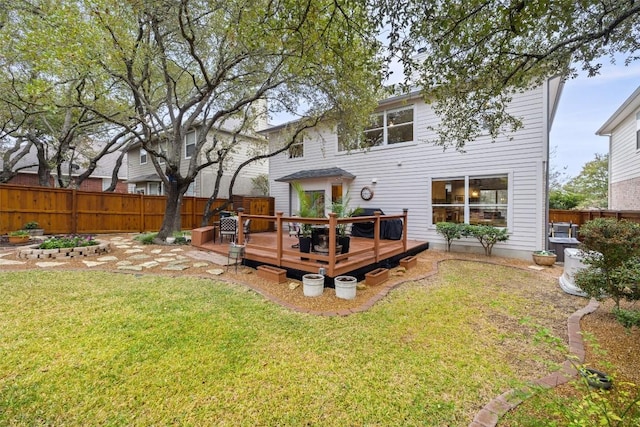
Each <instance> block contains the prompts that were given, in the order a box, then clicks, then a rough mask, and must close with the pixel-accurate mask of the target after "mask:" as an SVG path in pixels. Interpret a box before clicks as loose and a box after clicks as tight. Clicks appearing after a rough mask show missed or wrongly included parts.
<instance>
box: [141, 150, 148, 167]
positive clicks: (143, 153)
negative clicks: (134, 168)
mask: <svg viewBox="0 0 640 427" xmlns="http://www.w3.org/2000/svg"><path fill="white" fill-rule="evenodd" d="M140 164H141V165H146V164H147V150H145V149H144V148H142V147H140Z"/></svg>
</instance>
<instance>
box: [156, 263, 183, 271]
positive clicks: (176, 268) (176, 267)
mask: <svg viewBox="0 0 640 427" xmlns="http://www.w3.org/2000/svg"><path fill="white" fill-rule="evenodd" d="M187 268H189V266H188V265H185V264H169V265H167V266H164V267H162V269H163V270H167V271H183V270H186V269H187Z"/></svg>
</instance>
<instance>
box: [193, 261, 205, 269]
mask: <svg viewBox="0 0 640 427" xmlns="http://www.w3.org/2000/svg"><path fill="white" fill-rule="evenodd" d="M208 266H209V263H208V262H194V263H193V268H201V267H208Z"/></svg>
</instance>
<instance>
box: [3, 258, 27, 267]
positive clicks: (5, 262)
mask: <svg viewBox="0 0 640 427" xmlns="http://www.w3.org/2000/svg"><path fill="white" fill-rule="evenodd" d="M24 263H25V262H24V261H15V260H12V259H2V258H0V265H20V264H24Z"/></svg>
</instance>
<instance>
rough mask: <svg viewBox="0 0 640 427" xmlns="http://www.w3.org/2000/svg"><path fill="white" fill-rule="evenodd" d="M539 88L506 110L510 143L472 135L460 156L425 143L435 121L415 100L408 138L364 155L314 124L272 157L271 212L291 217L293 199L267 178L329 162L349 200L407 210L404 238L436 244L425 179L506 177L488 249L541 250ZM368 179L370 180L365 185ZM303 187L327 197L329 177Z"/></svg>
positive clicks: (542, 115) (543, 139)
mask: <svg viewBox="0 0 640 427" xmlns="http://www.w3.org/2000/svg"><path fill="white" fill-rule="evenodd" d="M545 90H546V87H540V88H538V89H536V90H533V91H530V92H527V93H524V94H519V95H517V96H516V97H515V98H514V101H513V103H512V106H511V108H512V111H513V112H514V113H515V114H517V115H518V116H520V117H522V118H523V121H524V128H523V129H522V130H520V131H518V132H517V133H516V134H514V135H512V137H513V139H512V140H509V138H501V139H500V140H499V141H497V142H495V143H490V142H489V140H488V138H480V139H478V140H477V141H474V142H472V143H470V144H468V145H467V146H466V147H465V149H466V152H465V153H460V152H457V151H455V150H451V149H448V150H446V151H443V150H442V148H441V147H437V146H434V145H432V144H430V143H429V142H428V141H429V140H430V139H431V138H432V137H433V136H434V135H433V134H432V133H431V131H429V130H428V126H430V125H434V124H436V123H437V117H436V116H435V114H434V113H433V111H432V110H431V108H430V107H429V106H428V105H426V104H425V103H424V102H422V101H421V100H414V101H411V102H408V104H413V105H414V108H415V111H414V139H415V141H414V142H413V143H404V144H398V145H392V146H383V147H374V148H372V149H371V150H370V151H368V152H352V153H338V152H337V136H336V134H335V131H334V129H329V128H327V127H324V128H321V129H317V130H316V131H315V132H313V133H309V134H308V135H307V137H306V138H305V140H304V145H305V146H304V158H302V159H288V158H287V157H288V156H287V155H286V153H283V154H280V155H278V156H276V157H274V158H272V160H271V162H270V173H269V176H270V184H271V195H272V196H273V197H275V203H276V211H283V212H284V213H285V215H287V214H292V213H293V212H295V207H296V204H295V203H294V204H293V205H294V206H293V209H290V207H289V184H288V183H282V182H276V181H274V180H275V179H277V178H280V177H282V176H285V175H288V174H290V173H293V172H297V171H299V170H303V169H321V168H327V167H333V166H336V167H340V168H342V169H344V170H346V171H348V172H350V173H352V174H353V175H355V176H356V178H355V179H354V180H353V181H351V182H345V183H344V184H343V185H344V186H345V188H346V189H348V190H349V191H350V195H351V201H352V205H354V206H361V207H375V208H380V209H382V210H383V211H384V212H385V213H388V214H399V213H401V212H402V209H403V208H408V209H409V230H408V237H409V238H410V239H419V240H427V241H429V242H431V243H432V244H436V245H444V240H443V239H442V238H441V237H440V236H439V235H438V234H437V233H436V231H435V226H433V225H432V224H431V222H432V218H431V194H430V191H431V179H433V178H449V177H462V176H465V175H474V176H478V175H495V174H508V176H509V191H510V193H509V199H510V201H509V212H508V229H509V232H510V240H509V241H508V242H506V243H500V244H499V245H496V248H495V249H494V252H495V253H496V254H500V253H503V254H508V255H510V256H521V257H527V258H530V252H531V251H532V250H537V249H541V248H543V247H544V243H545V238H544V229H545V222H546V221H545V215H544V206H545V188H546V183H545V168H546V161H547V158H548V156H547V152H548V151H547V120H546V116H547V111H546V107H545V105H546V102H547V100H546V97H545ZM274 137H275V135H272V138H274ZM272 144H273V145H275V144H277V141H276V140H273V141H272ZM374 178H376V179H377V183H376V184H372V179H374ZM304 184H305V188H306V189H324V190H325V192H326V194H327V195H329V194H331V182H330V181H329V180H326V181H323V180H319V181H315V182H307V181H305V182H304ZM365 185H367V186H370V187H371V188H373V189H374V192H375V195H374V197H373V199H372V200H370V201H364V200H362V199H361V198H360V189H361V188H362V187H363V186H365ZM455 245H456V247H458V249H462V250H474V251H475V250H477V249H478V248H479V245H478V244H477V242H475V241H471V240H465V239H463V240H462V241H459V242H456V243H455Z"/></svg>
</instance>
